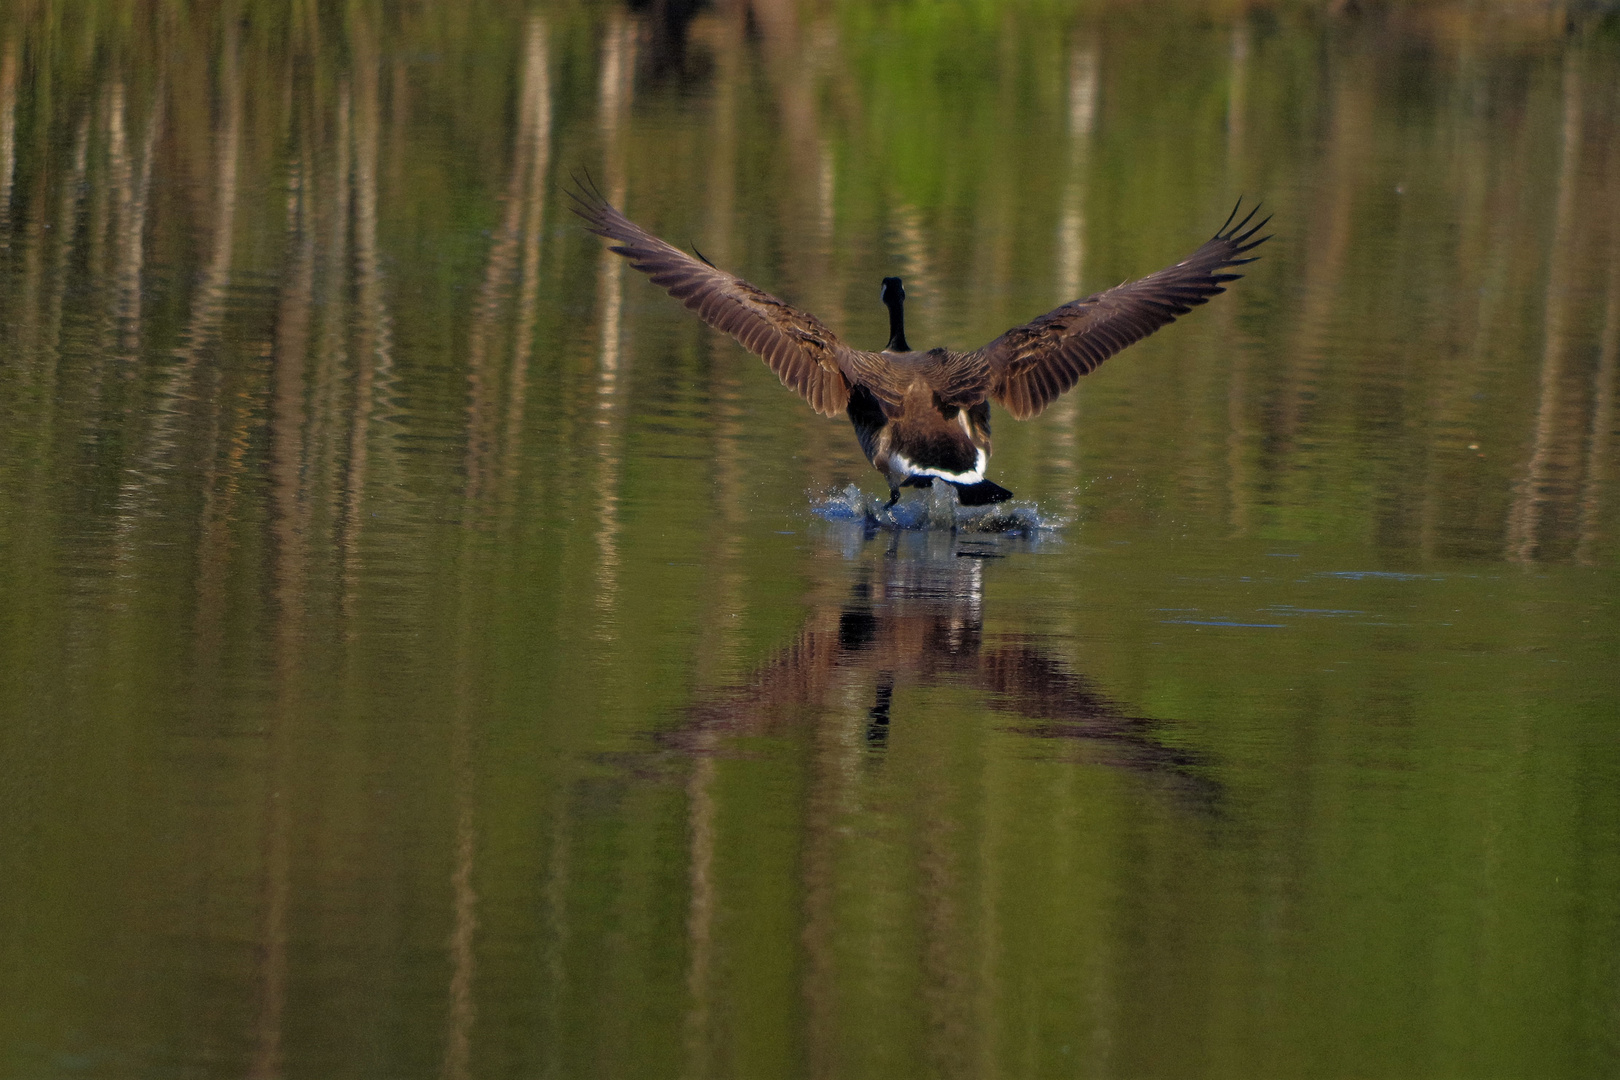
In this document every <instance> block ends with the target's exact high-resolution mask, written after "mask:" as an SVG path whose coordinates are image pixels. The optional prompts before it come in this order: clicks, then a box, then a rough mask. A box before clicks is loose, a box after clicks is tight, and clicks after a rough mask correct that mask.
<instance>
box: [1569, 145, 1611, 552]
mask: <svg viewBox="0 0 1620 1080" xmlns="http://www.w3.org/2000/svg"><path fill="white" fill-rule="evenodd" d="M1605 180H1606V181H1607V183H1606V185H1605V191H1604V192H1603V194H1604V195H1605V196H1612V195H1613V194H1615V193H1616V189H1617V188H1620V140H1615V141H1613V142H1611V144H1610V146H1609V169H1608V175H1607V176H1606V177H1605ZM1610 205H1613V201H1612V198H1611V199H1610ZM1608 262H1609V291H1608V297H1607V300H1606V302H1605V303H1604V308H1603V322H1602V324H1601V326H1600V327H1599V330H1598V332H1599V334H1600V335H1601V337H1600V338H1599V340H1598V364H1597V371H1596V372H1595V373H1594V374H1593V376H1592V423H1591V429H1590V433H1589V434H1588V436H1587V447H1586V470H1585V473H1584V475H1583V477H1582V482H1581V500H1580V508H1579V514H1578V517H1577V521H1576V541H1575V561H1576V562H1578V563H1581V564H1583V565H1588V566H1589V565H1592V564H1593V563H1595V562H1596V561H1597V555H1596V552H1597V543H1598V539H1599V530H1600V528H1601V511H1602V509H1603V490H1604V487H1605V485H1606V483H1607V481H1608V478H1609V474H1610V473H1611V472H1612V471H1613V469H1614V466H1615V461H1614V453H1613V432H1614V425H1615V409H1614V395H1615V387H1614V383H1615V367H1616V366H1617V358H1620V226H1617V225H1616V224H1615V223H1614V222H1613V221H1611V222H1610V223H1609V259H1608Z"/></svg>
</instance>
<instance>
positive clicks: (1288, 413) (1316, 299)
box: [1275, 57, 1375, 452]
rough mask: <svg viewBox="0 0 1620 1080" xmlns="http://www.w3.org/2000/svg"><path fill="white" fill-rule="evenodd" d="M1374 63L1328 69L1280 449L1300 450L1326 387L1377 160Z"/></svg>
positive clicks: (1279, 420) (1280, 416) (1279, 421)
mask: <svg viewBox="0 0 1620 1080" xmlns="http://www.w3.org/2000/svg"><path fill="white" fill-rule="evenodd" d="M1368 62H1369V61H1368V60H1367V59H1366V58H1365V57H1357V58H1356V59H1355V60H1354V61H1353V62H1352V63H1353V65H1354V66H1353V67H1352V69H1351V70H1346V71H1338V72H1330V73H1325V74H1324V80H1325V81H1330V86H1331V90H1330V93H1331V100H1332V106H1331V108H1332V119H1331V121H1330V124H1329V129H1328V134H1327V150H1326V153H1325V154H1324V155H1323V157H1322V159H1321V161H1320V163H1319V165H1318V167H1317V169H1316V176H1317V184H1318V187H1319V189H1321V188H1325V189H1326V190H1325V191H1321V192H1320V194H1319V196H1318V198H1317V200H1316V203H1317V206H1318V207H1319V208H1320V209H1319V210H1318V211H1317V213H1316V215H1315V217H1314V220H1312V221H1311V223H1310V228H1309V233H1308V236H1309V239H1308V242H1307V245H1306V248H1307V250H1306V253H1305V255H1304V257H1303V258H1302V260H1301V265H1302V266H1303V267H1304V282H1303V285H1302V294H1303V296H1302V299H1301V301H1300V311H1299V316H1298V320H1297V321H1298V325H1299V332H1298V335H1297V336H1296V337H1295V339H1294V341H1293V342H1292V343H1291V345H1290V346H1289V361H1288V371H1287V375H1286V377H1285V382H1284V385H1283V387H1282V389H1281V401H1280V402H1279V403H1278V415H1277V419H1276V421H1275V423H1276V429H1277V430H1276V434H1277V435H1278V436H1280V439H1281V444H1282V446H1281V448H1282V449H1283V450H1284V451H1285V452H1286V451H1293V450H1296V449H1298V446H1297V441H1298V439H1299V437H1300V435H1301V430H1302V428H1303V427H1304V426H1305V424H1306V423H1307V421H1308V414H1309V413H1310V412H1311V405H1312V402H1313V401H1314V400H1315V398H1316V396H1317V391H1318V389H1319V387H1320V385H1321V381H1322V373H1323V369H1324V363H1323V340H1324V339H1325V338H1326V337H1327V335H1328V334H1329V332H1330V329H1331V326H1330V324H1331V321H1332V319H1333V316H1334V313H1335V312H1336V311H1337V310H1338V305H1339V302H1340V297H1341V296H1342V295H1343V293H1342V290H1341V288H1340V285H1341V283H1342V281H1343V279H1344V273H1345V266H1346V263H1347V262H1348V261H1349V254H1350V240H1351V236H1352V233H1353V221H1352V218H1353V213H1354V209H1355V196H1356V192H1357V191H1358V190H1360V187H1361V177H1362V174H1363V171H1364V169H1363V166H1364V164H1365V163H1366V162H1368V161H1369V160H1371V157H1372V155H1371V153H1370V151H1369V147H1370V146H1371V144H1372V137H1373V126H1372V114H1373V91H1374V86H1375V80H1374V78H1373V77H1372V75H1371V73H1370V72H1368V71H1365V70H1361V67H1360V66H1361V65H1365V64H1367V63H1368Z"/></svg>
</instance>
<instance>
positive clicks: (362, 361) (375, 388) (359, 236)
mask: <svg viewBox="0 0 1620 1080" xmlns="http://www.w3.org/2000/svg"><path fill="white" fill-rule="evenodd" d="M376 34H377V28H376V27H375V26H373V25H372V24H371V22H370V21H369V20H365V19H362V20H360V21H359V22H358V24H357V26H356V29H355V33H354V49H355V73H356V81H355V86H354V115H353V121H352V123H351V125H350V132H351V134H352V138H353V141H354V149H353V154H354V174H353V188H354V194H353V199H354V201H353V212H354V271H355V278H356V281H355V286H356V288H355V294H356V295H355V303H356V314H357V316H358V319H357V321H356V327H355V329H356V334H355V363H356V366H357V368H358V372H357V377H358V379H357V386H356V390H355V400H354V417H353V423H352V427H351V431H350V436H349V477H348V485H347V487H348V505H347V509H346V513H345V520H344V529H343V583H344V597H343V608H344V612H345V614H349V615H352V614H354V611H355V604H356V599H357V595H358V591H359V579H360V573H361V571H362V556H361V554H360V532H361V528H362V526H363V523H364V521H365V515H364V510H363V505H362V504H363V503H364V501H365V492H366V483H367V479H368V472H369V466H370V451H371V440H372V428H373V425H374V424H375V423H376V418H375V417H374V415H373V414H374V412H375V408H376V403H377V401H379V400H381V401H384V402H388V401H391V400H392V397H393V395H392V393H391V383H392V375H393V320H392V319H391V318H390V316H389V313H388V309H387V306H386V304H385V302H384V299H383V289H382V272H381V269H380V267H379V265H378V260H377V160H378V155H379V146H378V144H379V142H380V141H381V124H382V121H381V110H380V108H379V105H378V83H379V80H380V61H379V59H378V53H377V42H376ZM392 445H393V444H392V441H391V440H387V441H383V442H381V443H380V445H379V449H381V450H384V451H387V450H390V449H392ZM384 463H385V465H386V464H388V461H387V459H386V457H385V460H384ZM391 471H392V470H385V473H387V472H391ZM351 631H352V627H351Z"/></svg>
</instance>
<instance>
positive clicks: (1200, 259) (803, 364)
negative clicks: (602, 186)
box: [569, 177, 1271, 506]
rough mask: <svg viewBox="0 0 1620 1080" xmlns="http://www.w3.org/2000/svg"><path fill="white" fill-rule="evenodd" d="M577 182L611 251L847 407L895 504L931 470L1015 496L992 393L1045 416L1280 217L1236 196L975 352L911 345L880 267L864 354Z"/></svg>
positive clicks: (779, 369) (900, 293) (583, 205)
mask: <svg viewBox="0 0 1620 1080" xmlns="http://www.w3.org/2000/svg"><path fill="white" fill-rule="evenodd" d="M576 185H577V189H576V190H572V191H570V192H569V194H570V195H572V196H573V199H574V207H573V210H574V213H576V214H578V215H579V216H580V217H582V218H584V219H585V221H586V223H587V228H588V229H589V230H590V231H591V232H593V233H595V234H597V235H598V236H603V237H606V238H607V239H609V240H614V241H617V243H615V244H614V245H613V247H612V249H611V250H613V251H615V252H617V253H618V254H620V255H623V256H624V257H625V258H627V259H629V260H630V265H631V266H633V267H635V268H636V269H637V270H640V271H641V272H642V273H644V274H646V275H647V276H648V277H650V278H651V279H652V281H653V284H655V285H661V286H663V287H664V288H665V289H667V290H668V291H669V294H670V295H671V296H673V297H675V298H676V299H677V300H680V301H682V302H683V303H685V304H686V306H687V307H689V308H691V309H692V310H694V311H696V312H697V313H698V315H699V317H701V318H702V319H703V321H704V322H706V323H708V324H709V325H710V326H713V327H715V328H716V329H719V330H724V331H725V332H726V333H728V334H730V335H731V336H732V337H734V338H736V339H737V340H738V341H740V342H742V344H743V345H744V347H746V348H747V349H749V350H750V351H752V352H754V353H757V354H758V355H759V356H761V357H763V358H764V360H765V363H767V364H768V365H770V368H771V370H772V371H774V372H776V375H777V377H778V378H780V379H781V380H782V384H783V385H784V386H786V387H788V388H789V389H790V390H794V391H796V392H798V393H799V394H800V395H801V396H802V397H803V398H804V399H805V400H806V401H808V402H809V403H810V405H811V407H812V408H814V409H815V410H816V411H817V412H819V413H822V414H824V415H826V416H837V415H838V413H839V412H840V411H847V412H848V413H849V419H850V422H851V423H853V424H854V425H855V436H856V438H858V439H860V441H861V449H862V450H863V451H865V452H866V456H867V459H868V460H870V461H871V462H872V466H873V468H875V469H877V471H878V472H880V473H882V474H883V476H884V478H885V479H887V480H888V481H889V502H888V505H889V506H893V505H894V504H895V502H896V501H897V500H898V499H899V498H900V489H901V488H903V487H928V486H930V485H932V484H933V482H934V481H935V480H936V479H939V480H944V481H946V482H947V483H949V484H951V485H952V486H953V487H955V488H956V491H957V496H958V498H959V500H960V501H961V503H962V504H963V505H964V506H983V505H986V504H988V503H996V502H1001V501H1002V500H1004V499H1010V498H1012V492H1010V491H1008V490H1007V489H1006V488H1004V487H1002V486H1001V485H1000V484H997V483H995V482H994V481H991V480H987V479H985V475H984V470H985V466H986V464H987V463H988V462H989V460H990V401H991V399H994V400H995V401H996V402H998V403H999V404H1000V405H1001V406H1002V407H1003V408H1005V409H1006V410H1007V411H1008V412H1009V413H1011V414H1012V416H1013V418H1014V419H1016V420H1027V419H1029V418H1030V417H1032V416H1035V415H1037V414H1038V413H1039V412H1040V411H1041V410H1042V409H1044V408H1046V406H1047V405H1049V404H1051V403H1052V401H1053V400H1055V399H1056V398H1057V397H1058V395H1060V394H1062V393H1063V392H1064V391H1066V390H1068V389H1069V388H1070V387H1071V386H1073V385H1074V384H1075V381H1076V380H1077V379H1079V378H1080V376H1082V375H1085V374H1088V373H1090V372H1092V371H1094V370H1096V368H1097V365H1099V364H1101V363H1102V362H1103V361H1104V360H1106V359H1108V358H1109V357H1110V356H1113V355H1114V354H1115V353H1117V352H1119V351H1120V350H1121V349H1123V348H1125V347H1126V346H1128V345H1131V344H1134V343H1135V342H1138V341H1140V340H1142V339H1143V338H1145V337H1147V336H1148V335H1149V334H1151V333H1153V331H1155V330H1157V329H1158V328H1159V327H1161V326H1164V325H1165V324H1167V323H1170V322H1174V321H1175V318H1176V316H1177V315H1185V314H1186V313H1187V312H1188V311H1190V310H1192V308H1193V307H1194V306H1196V305H1198V304H1202V303H1205V302H1207V301H1208V300H1209V298H1210V297H1211V296H1214V295H1215V294H1216V293H1221V292H1225V291H1226V290H1225V289H1224V288H1223V287H1222V283H1223V282H1227V281H1234V280H1236V279H1237V278H1239V277H1241V276H1242V275H1241V274H1223V273H1221V272H1220V271H1222V270H1224V269H1226V268H1227V267H1231V266H1240V265H1242V264H1244V263H1249V262H1253V261H1254V258H1255V257H1250V258H1242V257H1241V256H1242V255H1244V254H1245V253H1246V252H1249V251H1252V250H1253V249H1254V248H1256V247H1258V246H1260V245H1261V244H1263V243H1265V241H1267V240H1269V239H1270V237H1267V236H1262V237H1260V238H1259V239H1258V240H1256V239H1254V234H1255V233H1257V232H1259V231H1260V230H1261V229H1262V228H1264V227H1265V224H1266V222H1267V221H1270V220H1271V219H1270V218H1269V217H1268V218H1265V219H1262V220H1261V221H1260V222H1258V223H1257V224H1255V225H1253V226H1252V227H1251V226H1250V225H1249V222H1250V220H1251V219H1252V218H1253V217H1254V215H1255V213H1256V212H1257V211H1258V210H1259V207H1258V206H1256V207H1255V208H1254V209H1252V210H1250V211H1249V213H1248V215H1247V216H1246V217H1244V218H1243V220H1242V221H1239V222H1238V223H1237V224H1236V225H1233V224H1232V222H1233V221H1234V220H1236V218H1237V215H1238V211H1239V210H1240V209H1242V205H1243V201H1242V200H1241V199H1239V200H1238V205H1237V206H1235V207H1233V209H1232V213H1231V215H1230V216H1228V217H1227V219H1226V223H1225V224H1224V225H1222V226H1221V227H1220V229H1219V230H1217V231H1216V233H1215V235H1214V236H1213V237H1211V238H1210V239H1209V240H1207V241H1205V243H1204V245H1203V246H1202V247H1200V248H1199V249H1198V250H1197V251H1195V252H1193V253H1192V255H1190V256H1189V257H1187V258H1186V259H1184V260H1182V261H1181V262H1178V263H1176V264H1175V265H1174V266H1171V267H1168V268H1166V269H1164V270H1160V271H1159V272H1158V273H1156V274H1150V275H1148V276H1147V277H1145V278H1142V279H1140V280H1139V281H1132V282H1129V283H1127V284H1124V285H1118V286H1116V287H1114V288H1112V289H1109V290H1107V291H1106V292H1100V293H1097V294H1096V295H1094V296H1088V297H1086V298H1085V299H1083V300H1073V301H1070V302H1069V303H1067V304H1064V305H1063V306H1062V307H1059V308H1055V309H1054V310H1052V311H1049V312H1047V313H1046V314H1045V315H1042V316H1041V317H1040V318H1038V319H1035V320H1033V321H1031V322H1027V323H1025V324H1024V325H1023V326H1015V327H1013V328H1012V329H1011V330H1008V331H1007V332H1006V333H1005V334H1002V335H1001V336H1000V337H998V338H996V340H994V341H992V342H990V344H988V345H986V346H984V347H983V348H982V349H975V350H974V351H973V352H954V351H952V350H949V349H929V350H928V351H926V352H914V351H913V350H912V348H911V346H910V345H908V344H907V343H906V330H905V314H904V306H903V305H904V303H905V298H906V291H905V289H903V288H902V287H901V284H900V279H899V278H897V277H888V278H884V279H883V287H882V290H881V292H880V293H879V298H880V299H881V300H882V301H883V303H884V304H885V305H886V306H887V307H888V309H889V343H888V344H887V345H885V346H884V347H883V351H882V352H865V351H862V350H860V349H852V348H850V347H849V346H848V345H845V344H844V343H843V342H842V341H840V340H839V339H838V336H837V335H836V334H834V333H833V332H832V331H831V330H829V329H827V327H826V326H825V325H824V324H823V323H822V322H821V320H820V319H818V318H816V317H815V316H814V315H811V314H809V313H808V312H803V311H799V310H797V309H795V308H792V307H789V306H788V305H787V304H784V303H783V302H782V301H780V300H778V299H777V298H776V297H774V296H772V295H770V294H769V293H767V292H763V291H761V290H760V289H756V288H755V287H754V286H752V285H750V284H749V283H748V282H746V281H744V280H743V279H742V278H739V277H733V276H732V275H731V274H728V273H726V272H725V271H724V270H721V269H719V268H718V267H716V266H715V265H714V264H713V263H711V262H709V260H708V259H707V258H704V257H703V254H702V252H699V253H698V258H696V259H694V258H692V257H691V256H690V255H687V254H686V253H685V252H683V251H681V250H680V249H678V248H675V247H672V246H670V245H669V244H667V243H665V242H664V241H662V240H660V239H659V238H658V237H656V236H654V235H653V234H652V233H650V232H648V231H647V230H645V229H643V228H642V227H641V226H639V225H637V224H636V223H635V222H633V221H631V220H630V219H629V218H627V217H625V216H624V215H623V214H622V213H620V212H619V211H618V210H617V209H616V208H614V207H613V206H611V205H609V204H608V201H607V200H606V199H604V198H603V197H602V195H601V193H600V192H599V191H597V190H596V189H595V187H594V186H591V185H590V183H589V178H588V177H587V178H585V180H584V181H580V180H579V179H578V178H576Z"/></svg>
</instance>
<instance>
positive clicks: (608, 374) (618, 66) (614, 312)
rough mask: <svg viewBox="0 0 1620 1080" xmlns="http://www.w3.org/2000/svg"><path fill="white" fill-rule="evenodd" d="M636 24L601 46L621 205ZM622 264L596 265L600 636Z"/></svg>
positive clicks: (605, 131)
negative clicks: (625, 136)
mask: <svg viewBox="0 0 1620 1080" xmlns="http://www.w3.org/2000/svg"><path fill="white" fill-rule="evenodd" d="M635 50H636V40H635V27H634V26H633V25H632V24H631V23H630V22H629V20H627V19H626V18H625V17H624V14H623V13H622V12H620V11H619V10H618V9H614V12H613V15H612V16H611V17H610V19H609V22H608V29H607V33H606V35H605V37H604V38H603V41H602V74H601V83H600V86H599V90H598V99H597V102H598V115H599V117H600V119H599V123H600V125H601V128H602V148H603V152H602V157H603V174H604V175H603V179H604V181H605V183H606V193H607V197H608V200H609V201H610V202H612V203H613V205H615V206H623V205H624V194H625V169H624V133H623V129H624V125H625V122H626V121H627V120H628V119H629V114H630V101H631V98H632V96H633V94H634V92H635ZM623 270H624V260H622V259H621V258H619V256H617V255H615V254H613V252H611V251H609V250H608V249H607V248H606V247H605V246H604V247H603V248H602V251H601V254H600V256H599V259H598V263H597V277H596V307H597V311H598V313H599V314H598V318H599V319H600V331H601V337H600V341H599V344H598V349H597V383H596V409H597V417H596V425H597V460H598V462H599V470H600V472H599V476H598V481H597V491H596V499H597V506H598V508H599V510H598V515H599V518H600V520H599V521H598V523H597V547H598V551H599V557H598V560H597V569H598V574H599V580H598V585H597V591H596V604H597V609H598V613H599V625H598V633H599V634H600V635H601V636H602V637H603V638H605V639H608V640H611V639H612V638H613V637H614V636H615V629H614V625H613V623H614V617H615V609H616V608H617V605H618V592H619V474H620V472H621V470H622V464H623V463H622V460H621V457H622V454H623V448H622V446H621V443H622V441H623V429H624V417H623V416H622V415H621V413H622V411H623V409H622V404H621V401H620V398H621V397H622V395H623V379H622V376H623V374H624V373H623V372H622V371H620V368H619V364H620V352H619V346H620V336H621V333H622V330H623V328H622V327H621V326H620V319H621V313H622V312H623V309H624V274H623Z"/></svg>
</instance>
